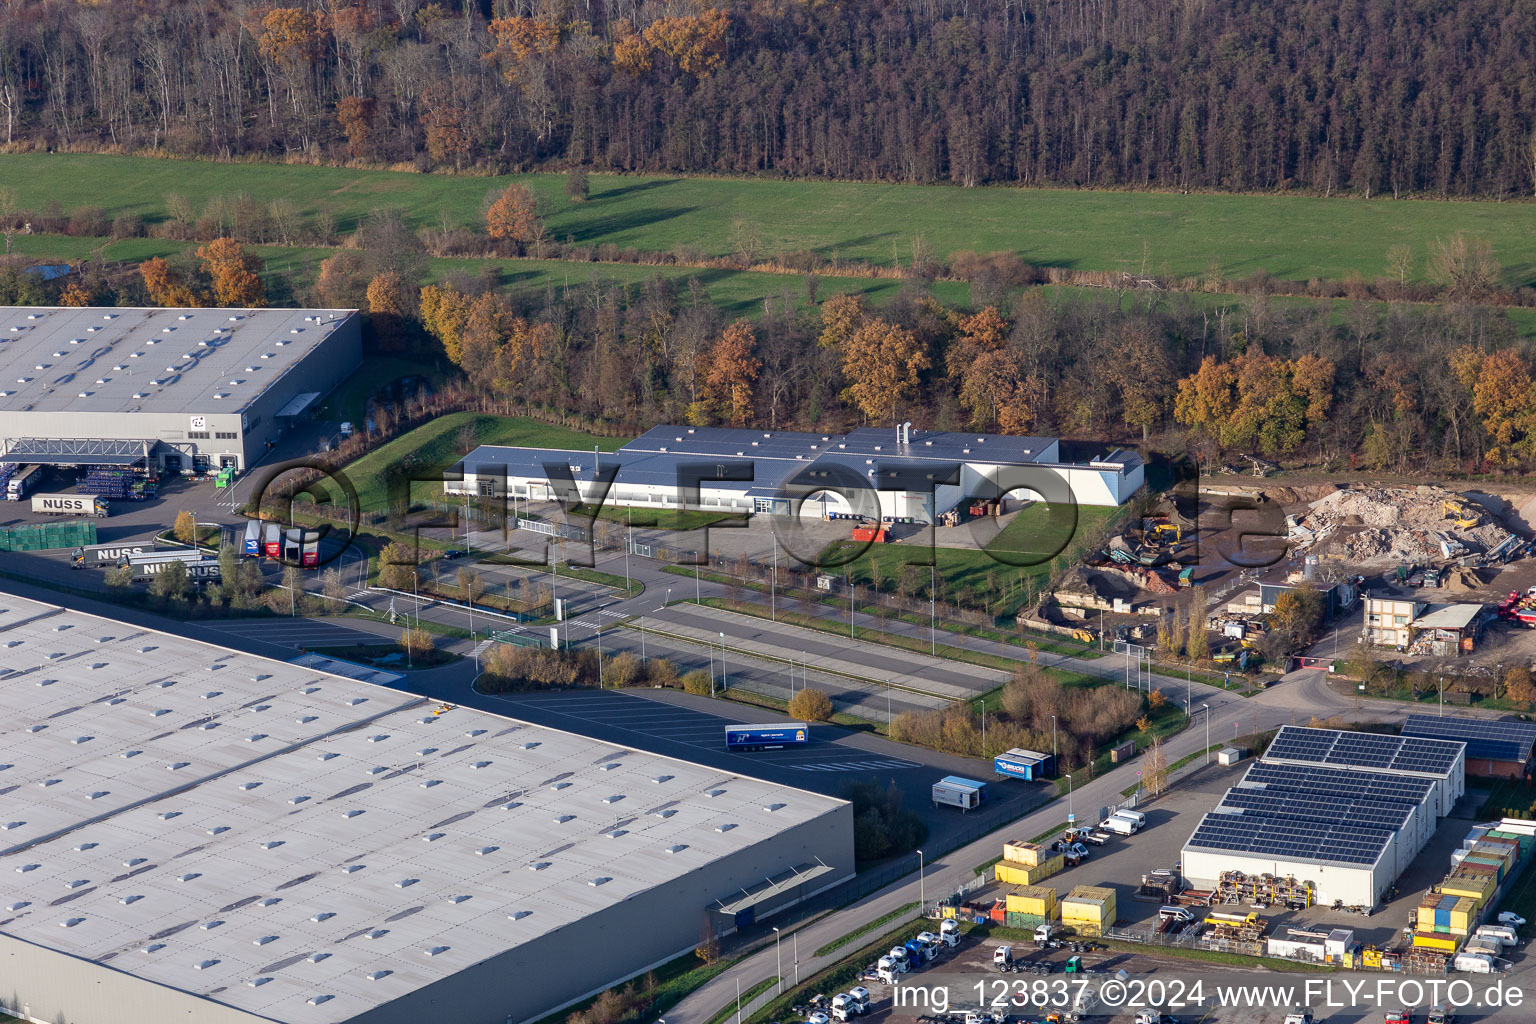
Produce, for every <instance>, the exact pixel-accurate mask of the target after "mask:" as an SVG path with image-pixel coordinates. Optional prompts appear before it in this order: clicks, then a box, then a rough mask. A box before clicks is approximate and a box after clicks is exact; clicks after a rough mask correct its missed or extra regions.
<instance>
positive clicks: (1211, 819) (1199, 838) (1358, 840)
mask: <svg viewBox="0 0 1536 1024" xmlns="http://www.w3.org/2000/svg"><path fill="white" fill-rule="evenodd" d="M1391 841H1392V833H1391V832H1386V831H1383V830H1382V829H1377V828H1366V827H1363V826H1360V825H1355V824H1352V823H1351V824H1332V825H1325V824H1321V823H1318V822H1310V821H1297V820H1295V819H1292V818H1281V817H1276V816H1274V815H1268V814H1259V813H1255V812H1249V811H1243V812H1241V813H1237V814H1230V813H1223V812H1221V811H1212V812H1211V813H1209V814H1207V815H1206V816H1205V818H1204V819H1203V820H1202V821H1201V822H1200V824H1199V826H1198V827H1197V828H1196V829H1195V834H1194V835H1192V836H1190V837H1189V843H1188V844H1187V845H1188V846H1192V847H1201V848H1205V849H1211V850H1223V851H1227V852H1231V853H1248V854H1253V855H1256V856H1260V857H1274V858H1276V859H1280V860H1293V861H1330V862H1334V863H1342V864H1359V865H1371V864H1375V863H1376V861H1377V860H1378V859H1379V858H1380V857H1381V853H1382V851H1383V850H1385V849H1386V848H1387V844H1388V843H1390V842H1391Z"/></svg>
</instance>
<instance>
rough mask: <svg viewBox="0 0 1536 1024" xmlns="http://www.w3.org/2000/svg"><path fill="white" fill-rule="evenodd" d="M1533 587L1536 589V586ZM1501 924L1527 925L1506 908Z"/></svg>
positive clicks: (1500, 920) (1502, 914)
mask: <svg viewBox="0 0 1536 1024" xmlns="http://www.w3.org/2000/svg"><path fill="white" fill-rule="evenodd" d="M1532 589H1536V587H1533V588H1532ZM1499 924H1512V925H1514V926H1515V927H1516V928H1522V927H1524V926H1525V918H1523V917H1521V916H1520V915H1519V914H1516V913H1515V912H1514V911H1512V910H1505V911H1502V912H1501V913H1500V914H1499Z"/></svg>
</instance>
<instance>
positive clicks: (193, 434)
mask: <svg viewBox="0 0 1536 1024" xmlns="http://www.w3.org/2000/svg"><path fill="white" fill-rule="evenodd" d="M187 437H188V438H190V439H191V440H194V441H206V440H208V431H206V430H189V431H187Z"/></svg>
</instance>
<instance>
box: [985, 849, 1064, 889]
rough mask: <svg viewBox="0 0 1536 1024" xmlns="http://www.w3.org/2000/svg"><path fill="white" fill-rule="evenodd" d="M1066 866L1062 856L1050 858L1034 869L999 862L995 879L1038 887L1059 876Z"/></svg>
mask: <svg viewBox="0 0 1536 1024" xmlns="http://www.w3.org/2000/svg"><path fill="white" fill-rule="evenodd" d="M1065 866H1066V860H1065V858H1064V857H1063V856H1062V855H1061V854H1059V853H1058V854H1056V855H1055V856H1054V857H1049V858H1047V859H1045V860H1043V861H1041V862H1040V863H1039V864H1037V865H1035V866H1034V867H1032V868H1031V867H1025V866H1024V865H1023V864H1010V863H1008V862H1007V861H999V862H998V865H997V867H996V869H995V870H994V877H996V879H997V880H998V881H999V882H1004V883H1007V884H1011V885H1038V884H1039V883H1041V882H1043V881H1045V879H1047V878H1050V877H1051V876H1052V875H1054V874H1057V873H1058V872H1060V871H1061V869H1062V868H1063V867H1065Z"/></svg>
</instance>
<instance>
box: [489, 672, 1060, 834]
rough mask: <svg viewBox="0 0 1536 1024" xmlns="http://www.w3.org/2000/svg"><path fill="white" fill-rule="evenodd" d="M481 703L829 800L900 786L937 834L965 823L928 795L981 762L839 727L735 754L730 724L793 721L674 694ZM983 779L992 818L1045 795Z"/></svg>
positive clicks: (504, 698)
mask: <svg viewBox="0 0 1536 1024" xmlns="http://www.w3.org/2000/svg"><path fill="white" fill-rule="evenodd" d="M483 706H485V707H486V708H487V709H488V710H493V711H500V712H501V713H502V714H506V715H509V716H511V717H513V718H520V719H524V720H526V721H530V722H535V723H537V724H539V725H545V726H549V727H551V728H555V729H565V730H568V731H571V732H579V733H581V734H582V735H585V736H591V737H593V738H595V739H599V740H605V741H607V742H610V743H618V744H622V745H624V746H630V747H637V748H639V749H641V750H648V751H651V752H652V753H657V754H662V755H665V756H668V757H676V758H681V759H684V760H688V761H695V762H698V763H700V764H706V765H709V766H710V767H713V768H718V769H720V770H722V771H729V772H740V773H742V774H744V775H751V776H754V777H757V778H762V779H766V780H769V781H771V782H777V783H780V784H783V785H788V786H796V787H799V788H801V789H809V790H812V791H814V792H818V793H826V794H829V795H832V796H837V795H840V794H841V793H842V791H843V789H844V787H845V786H846V785H847V783H849V782H850V781H854V780H861V781H873V782H877V783H879V784H880V785H882V786H884V785H895V786H896V787H897V788H898V789H899V790H901V792H902V796H903V801H904V805H905V806H906V807H908V808H910V809H912V810H914V811H916V812H917V813H918V814H919V815H920V816H921V817H922V818H923V820H924V822H925V823H926V824H927V825H928V827H929V831H930V833H931V834H940V833H943V832H945V831H950V830H957V829H961V828H965V827H967V825H968V822H967V820H966V815H964V814H962V813H961V812H959V811H956V810H955V809H953V808H948V807H943V808H936V807H935V806H934V805H933V802H932V799H931V795H930V794H931V790H932V787H933V783H935V782H937V781H938V780H939V779H940V778H942V777H943V776H945V775H965V776H967V777H972V778H974V777H977V768H978V762H976V761H975V760H974V759H971V758H960V757H953V756H951V755H948V754H942V753H938V752H936V751H930V750H922V749H920V748H916V747H907V746H899V745H896V744H893V743H891V742H890V741H888V740H885V739H882V738H880V737H878V736H873V735H870V734H866V733H859V732H855V731H852V730H848V729H844V728H842V727H840V726H835V725H813V726H812V727H811V734H810V742H809V743H807V744H806V745H805V746H803V747H794V748H789V749H785V750H763V751H754V752H751V753H745V752H739V751H728V750H726V749H725V727H726V726H727V725H740V724H743V723H747V722H764V723H767V722H783V721H789V719H788V718H786V717H785V716H784V715H782V714H777V713H774V712H771V711H763V712H755V711H753V710H751V709H750V708H742V707H738V706H734V705H722V704H721V703H720V702H717V701H710V700H708V699H707V698H703V697H694V696H692V695H690V694H684V693H678V692H676V691H673V690H657V691H654V693H640V692H635V691H627V692H622V693H620V692H616V691H612V690H578V691H566V692H561V693H529V694H499V695H496V696H495V697H492V698H488V699H487V703H486V704H485V705H483ZM725 707H729V708H730V709H731V712H730V714H728V715H727V714H721V709H722V708H725ZM984 781H986V782H987V783H988V786H989V788H990V790H991V794H990V797H991V803H992V805H993V807H994V808H998V809H996V810H992V811H991V812H990V813H992V814H998V815H1004V816H1007V817H1018V816H1020V815H1023V814H1025V813H1026V812H1027V811H1028V810H1029V809H1030V808H1032V807H1034V806H1035V805H1037V804H1038V803H1040V802H1041V801H1042V800H1044V799H1045V798H1046V791H1047V787H1046V786H1045V785H1043V784H1036V783H1026V782H1020V781H1016V780H1005V779H999V778H995V777H992V776H990V774H988V776H987V777H985V779H984Z"/></svg>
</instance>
